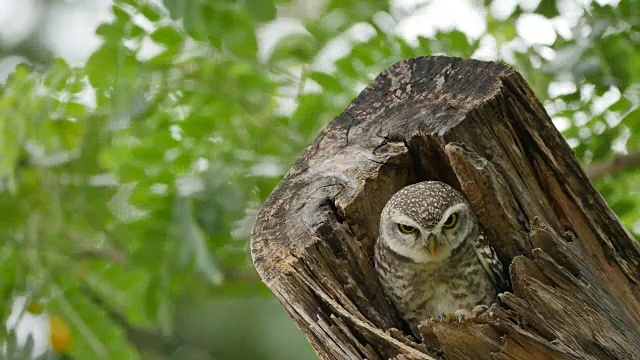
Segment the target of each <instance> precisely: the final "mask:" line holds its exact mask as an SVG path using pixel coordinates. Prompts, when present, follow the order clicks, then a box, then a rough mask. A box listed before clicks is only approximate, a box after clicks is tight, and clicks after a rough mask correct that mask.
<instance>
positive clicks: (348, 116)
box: [251, 57, 640, 359]
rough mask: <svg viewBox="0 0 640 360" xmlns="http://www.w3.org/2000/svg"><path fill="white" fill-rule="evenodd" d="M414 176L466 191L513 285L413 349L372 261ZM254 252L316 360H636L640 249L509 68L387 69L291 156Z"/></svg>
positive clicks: (429, 330) (419, 65)
mask: <svg viewBox="0 0 640 360" xmlns="http://www.w3.org/2000/svg"><path fill="white" fill-rule="evenodd" d="M423 180H440V181H443V182H446V183H449V184H450V185H452V186H453V187H455V188H457V189H459V190H461V191H462V192H463V193H464V194H465V195H466V196H467V198H468V199H469V200H470V201H471V204H472V207H473V209H474V211H475V213H476V215H477V217H478V219H479V221H480V223H481V226H482V228H483V229H484V231H485V234H487V236H488V237H489V240H490V242H491V244H492V245H493V247H494V248H495V250H496V252H497V253H498V255H499V257H500V259H501V260H502V262H503V264H505V265H506V266H508V269H509V276H510V279H511V284H512V288H511V289H510V291H509V292H505V293H503V294H502V295H501V296H500V298H501V303H500V304H494V305H493V306H492V307H491V308H490V310H489V311H487V312H486V313H484V314H483V315H481V316H480V317H479V318H478V319H477V320H476V321H475V322H466V323H462V324H457V323H447V322H441V321H429V322H427V323H424V326H422V327H421V332H422V335H423V338H424V339H425V340H424V342H423V343H417V342H416V341H415V340H414V339H413V338H412V337H411V336H410V335H408V334H409V332H408V331H407V328H406V326H405V325H404V324H403V323H402V322H401V321H400V320H399V318H398V315H397V314H396V310H395V309H394V308H393V306H392V305H391V304H390V303H389V301H388V300H387V299H386V297H385V296H384V294H383V291H382V288H381V286H380V283H379V281H378V278H377V276H376V273H375V272H374V269H373V265H372V264H373V262H372V253H373V245H374V242H375V240H376V238H377V236H378V221H379V217H380V212H381V210H382V207H383V206H384V204H385V203H386V201H387V200H388V199H389V198H390V197H391V195H392V194H393V193H394V192H395V191H397V190H399V189H400V188H402V187H404V186H405V185H408V184H411V183H414V182H418V181H423ZM251 245H252V249H251V251H252V255H253V261H254V263H255V265H256V268H257V269H258V272H259V273H260V276H261V277H262V279H263V280H264V282H265V283H266V284H267V286H268V287H269V288H270V289H271V290H272V291H273V293H274V294H275V295H276V296H277V297H278V299H279V300H280V301H281V302H282V304H283V305H284V307H285V308H286V309H287V311H288V312H289V314H290V315H291V316H292V317H293V318H294V319H295V321H296V322H297V324H298V326H299V327H300V329H302V331H303V332H304V333H305V334H306V335H307V337H308V338H309V340H310V342H311V344H312V345H313V347H314V348H315V349H316V351H317V352H318V355H319V356H320V358H322V359H363V358H366V359H386V358H395V359H432V358H442V357H444V358H446V359H634V358H635V359H638V358H640V302H639V301H638V300H639V299H640V289H639V287H638V283H637V282H638V279H640V277H639V271H640V268H639V261H640V251H639V247H638V245H637V243H636V242H635V241H634V240H633V239H632V237H631V236H630V235H629V233H628V232H627V231H626V230H625V229H624V228H623V226H622V225H621V224H620V222H619V220H618V219H617V217H616V216H615V214H614V213H613V212H612V211H611V209H610V208H609V207H608V206H607V204H606V203H605V201H604V200H603V198H602V197H601V196H600V194H599V193H598V192H597V191H596V190H595V188H594V187H593V185H592V183H591V182H590V181H589V179H588V178H587V177H586V176H585V174H584V172H583V170H582V169H581V168H580V165H579V164H578V162H577V161H576V158H575V157H574V155H573V153H572V151H571V149H570V148H569V146H568V145H567V143H566V142H565V141H564V140H563V138H562V136H561V135H560V133H559V132H558V131H557V130H556V129H555V128H554V126H553V125H552V123H551V120H550V119H549V116H548V115H547V114H546V112H545V110H544V108H543V107H542V105H541V104H540V103H539V102H538V100H537V99H536V97H535V96H534V94H533V93H532V91H531V89H529V87H528V86H527V84H526V83H525V81H524V80H523V79H522V77H521V76H520V74H518V72H517V71H515V70H513V69H512V68H509V67H507V66H504V65H500V64H495V63H488V62H479V61H474V60H462V59H457V58H448V57H423V58H417V59H410V60H406V61H403V62H400V63H398V64H395V65H393V66H391V67H390V68H388V69H387V70H386V71H385V72H383V73H382V74H381V75H380V76H378V78H377V79H376V80H375V82H374V83H373V84H372V85H370V86H369V87H367V88H366V89H365V90H364V91H363V92H362V93H361V94H360V96H359V97H358V98H357V99H355V100H354V101H353V102H352V103H351V104H350V105H349V106H348V108H347V109H346V110H345V111H344V112H343V113H342V114H340V115H339V116H338V117H337V118H336V119H335V120H333V121H332V122H331V123H329V124H328V125H327V127H326V128H325V129H324V130H323V131H322V132H321V133H320V135H318V137H317V138H316V139H315V140H314V141H313V143H312V144H311V145H310V146H309V147H308V148H307V149H306V150H305V152H304V153H303V154H302V155H301V156H300V158H299V159H298V161H296V163H295V164H294V165H293V167H292V168H291V170H290V171H289V173H288V174H287V175H286V177H285V178H284V180H283V181H282V182H281V183H280V185H279V186H278V187H277V188H276V189H275V190H274V191H273V193H272V194H271V196H270V197H269V198H268V199H267V201H266V202H265V204H264V206H263V207H262V209H261V211H260V214H259V216H258V219H257V222H256V225H255V228H254V232H253V238H252V242H251ZM394 328H395V329H399V330H395V329H394Z"/></svg>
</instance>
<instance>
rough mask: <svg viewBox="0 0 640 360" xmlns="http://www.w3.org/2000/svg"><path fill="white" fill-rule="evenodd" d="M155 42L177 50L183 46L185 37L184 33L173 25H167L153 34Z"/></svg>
mask: <svg viewBox="0 0 640 360" xmlns="http://www.w3.org/2000/svg"><path fill="white" fill-rule="evenodd" d="M151 38H152V39H153V41H155V42H157V43H160V44H163V45H165V46H166V47H167V48H169V49H175V48H178V47H180V46H182V42H183V40H184V37H183V36H182V33H181V32H180V31H178V29H176V28H175V27H173V26H171V25H165V26H162V27H159V28H157V29H156V30H155V31H154V32H153V33H152V34H151Z"/></svg>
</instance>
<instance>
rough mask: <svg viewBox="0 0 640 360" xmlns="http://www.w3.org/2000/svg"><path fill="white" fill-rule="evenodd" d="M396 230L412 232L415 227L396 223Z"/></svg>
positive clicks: (405, 232)
mask: <svg viewBox="0 0 640 360" xmlns="http://www.w3.org/2000/svg"><path fill="white" fill-rule="evenodd" d="M398 230H400V232H401V233H404V234H411V233H412V232H414V231H416V228H414V227H413V226H409V225H403V224H398Z"/></svg>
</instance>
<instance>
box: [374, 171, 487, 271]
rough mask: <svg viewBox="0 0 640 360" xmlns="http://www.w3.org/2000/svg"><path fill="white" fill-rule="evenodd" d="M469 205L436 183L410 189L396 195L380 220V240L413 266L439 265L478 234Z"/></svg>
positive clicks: (455, 193)
mask: <svg viewBox="0 0 640 360" xmlns="http://www.w3.org/2000/svg"><path fill="white" fill-rule="evenodd" d="M477 226H478V225H477V221H476V217H475V215H474V213H473V211H472V210H471V206H470V205H469V202H468V201H467V200H466V199H465V198H464V196H462V194H460V193H459V192H458V191H456V190H455V189H454V188H452V187H451V186H449V185H447V184H445V183H442V182H439V181H424V182H420V183H417V184H413V185H409V186H406V187H404V188H402V189H401V190H400V191H398V192H397V193H395V194H394V195H393V196H392V197H391V199H390V200H389V202H387V204H386V205H385V207H384V209H383V210H382V214H381V216H380V238H379V240H378V241H383V242H384V244H385V245H386V246H387V247H389V248H390V249H391V250H392V251H394V252H395V253H397V254H399V255H402V256H405V257H407V258H409V259H411V260H413V261H414V262H419V263H427V262H437V261H442V260H444V259H446V258H447V257H449V255H451V252H452V251H453V250H455V249H456V248H457V247H458V246H459V245H460V244H462V242H463V241H465V240H466V239H467V238H469V236H470V235H472V234H474V233H476V232H477Z"/></svg>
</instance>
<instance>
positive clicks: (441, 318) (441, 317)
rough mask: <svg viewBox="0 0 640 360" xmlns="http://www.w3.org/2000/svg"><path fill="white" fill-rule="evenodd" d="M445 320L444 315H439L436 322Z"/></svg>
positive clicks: (445, 316)
mask: <svg viewBox="0 0 640 360" xmlns="http://www.w3.org/2000/svg"><path fill="white" fill-rule="evenodd" d="M446 318H447V314H446V313H440V315H438V320H440V321H444V320H445V319H446Z"/></svg>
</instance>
